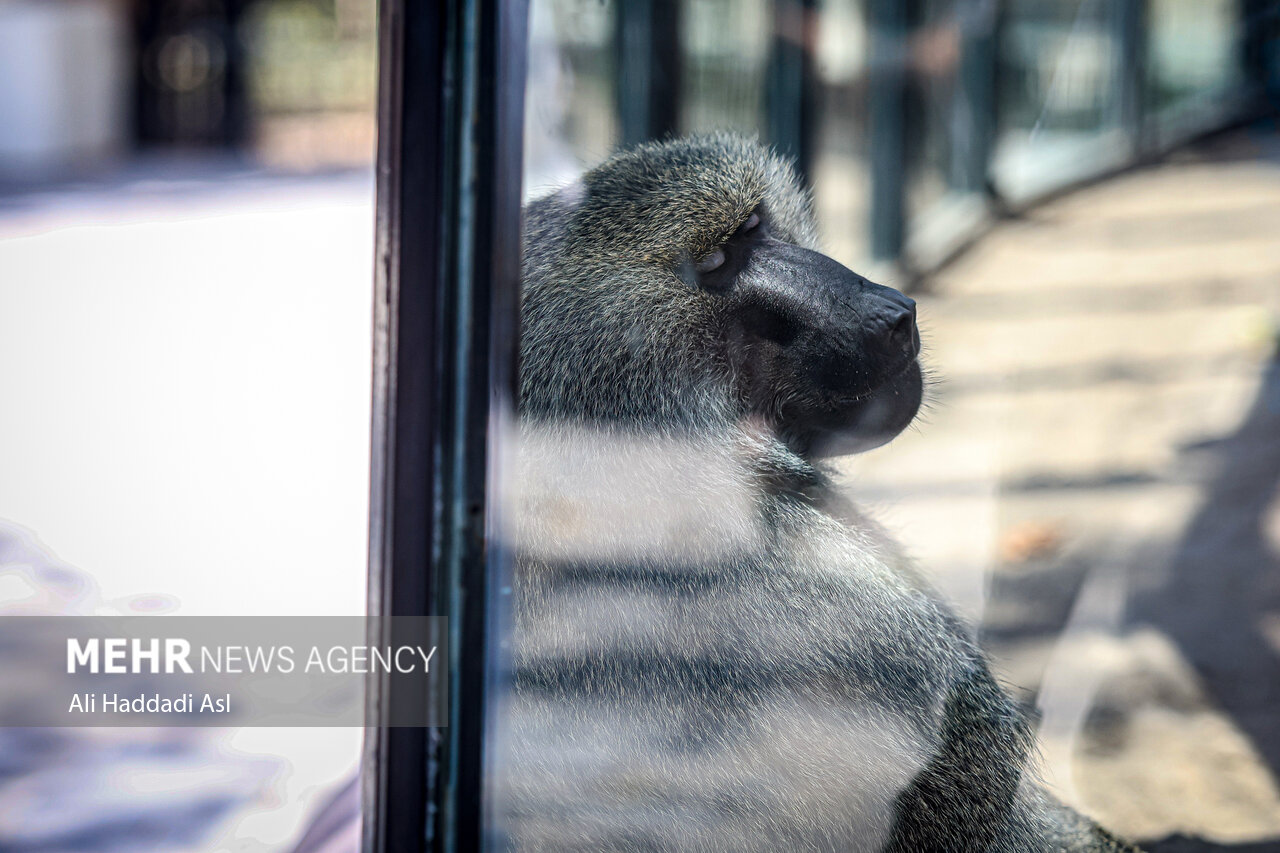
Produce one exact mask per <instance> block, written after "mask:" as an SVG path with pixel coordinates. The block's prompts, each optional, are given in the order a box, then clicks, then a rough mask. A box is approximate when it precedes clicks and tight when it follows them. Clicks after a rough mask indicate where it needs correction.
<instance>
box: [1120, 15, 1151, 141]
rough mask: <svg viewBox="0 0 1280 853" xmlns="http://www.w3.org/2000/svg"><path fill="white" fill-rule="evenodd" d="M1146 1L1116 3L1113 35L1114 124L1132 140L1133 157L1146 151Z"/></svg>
mask: <svg viewBox="0 0 1280 853" xmlns="http://www.w3.org/2000/svg"><path fill="white" fill-rule="evenodd" d="M1146 5H1147V4H1146V0H1114V3H1113V4H1112V7H1111V8H1112V15H1113V17H1112V32H1113V33H1114V36H1113V37H1114V40H1115V44H1116V53H1117V56H1116V81H1117V84H1118V85H1117V86H1116V97H1115V102H1114V104H1113V107H1112V109H1113V115H1112V123H1113V124H1114V125H1115V126H1117V127H1119V128H1120V129H1121V130H1122V131H1123V132H1124V135H1125V138H1126V139H1127V140H1128V145H1129V151H1130V153H1131V155H1138V154H1140V153H1142V152H1143V151H1145V150H1146V141H1147V140H1146V134H1145V132H1144V131H1145V129H1144V127H1143V119H1144V109H1143V106H1144V103H1145V101H1146V91H1145V88H1146V81H1147V69H1146V20H1147V10H1146Z"/></svg>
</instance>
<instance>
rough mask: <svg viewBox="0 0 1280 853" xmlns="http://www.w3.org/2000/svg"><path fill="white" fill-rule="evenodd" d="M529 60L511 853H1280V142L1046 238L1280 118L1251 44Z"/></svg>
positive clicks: (561, 38)
mask: <svg viewBox="0 0 1280 853" xmlns="http://www.w3.org/2000/svg"><path fill="white" fill-rule="evenodd" d="M530 31H531V33H530V42H529V44H530V57H529V66H528V78H527V85H526V88H525V105H524V117H525V125H524V149H523V150H524V154H523V167H524V191H523V198H524V201H525V207H524V212H523V222H524V266H523V268H522V269H523V285H522V286H523V292H522V314H521V336H522V339H521V367H520V370H521V375H520V388H521V391H520V396H521V402H520V414H519V418H518V424H517V425H516V427H515V428H514V430H513V431H512V432H511V433H509V434H504V435H503V437H502V441H501V445H502V451H501V452H502V453H503V454H506V455H504V456H503V457H502V458H503V459H505V460H506V463H505V464H509V465H510V466H511V467H510V468H508V469H506V470H507V471H508V473H509V475H510V478H511V481H510V483H509V484H508V489H509V490H504V491H503V492H502V494H501V497H500V500H501V502H502V507H503V508H504V510H503V511H504V512H505V513H507V517H508V518H509V519H514V527H508V528H505V529H506V530H507V531H508V534H507V535H508V538H504V539H503V540H502V542H503V546H504V547H507V548H509V552H510V554H511V559H512V562H511V564H510V566H508V567H507V568H506V569H505V570H504V572H505V573H504V574H502V575H501V580H500V581H498V582H496V586H495V591H494V597H495V600H496V601H497V602H499V603H498V604H497V605H495V607H494V609H493V610H491V615H494V616H495V617H496V618H497V621H496V622H495V623H493V624H491V626H490V631H491V633H490V635H489V636H490V637H491V639H492V642H494V643H495V644H496V645H497V646H498V647H500V649H501V652H500V654H499V655H498V661H499V662H498V663H497V664H495V666H496V667H497V668H496V669H494V670H493V675H494V677H495V679H496V680H495V681H493V682H491V685H493V689H494V690H495V691H496V692H495V693H494V694H493V697H494V698H493V702H494V705H495V707H496V711H494V716H493V717H491V718H489V719H490V728H489V729H488V730H487V732H486V740H485V743H486V745H487V746H486V749H487V752H486V756H487V757H486V761H487V764H486V769H487V772H488V774H489V775H488V776H487V782H486V785H487V787H486V791H487V792H488V797H489V799H487V800H486V812H485V814H486V819H487V820H488V821H490V823H489V825H488V826H489V830H490V832H491V833H492V836H491V837H492V838H493V839H495V841H494V844H495V849H514V850H525V849H528V850H535V849H555V850H562V851H563V850H579V849H581V850H637V849H680V850H683V849H688V850H694V849H697V850H726V851H728V850H734V851H742V850H756V849H760V850H766V849H768V850H776V849H841V850H843V849H849V850H855V849H856V850H915V849H974V850H978V849H990V850H1051V849H1055V850H1056V849H1065V847H1064V845H1073V844H1074V845H1078V847H1071V849H1088V850H1102V849H1120V848H1115V847H1109V846H1108V845H1109V844H1111V843H1112V842H1110V841H1108V840H1107V839H1108V838H1109V836H1108V835H1106V832H1113V833H1115V835H1116V836H1119V837H1123V838H1126V839H1129V840H1131V841H1133V842H1134V843H1141V844H1142V845H1143V847H1144V849H1149V850H1157V851H1160V850H1167V851H1173V850H1179V851H1186V850H1195V851H1211V850H1214V851H1217V850H1225V849H1237V848H1235V847H1231V846H1229V845H1244V846H1242V847H1240V848H1239V849H1259V850H1261V849H1268V848H1266V847H1265V845H1266V844H1274V843H1276V840H1277V839H1280V785H1278V784H1277V781H1276V780H1277V774H1278V772H1280V771H1278V770H1277V768H1280V764H1278V763H1277V760H1276V759H1277V755H1280V713H1278V710H1277V707H1278V706H1277V700H1278V699H1280V697H1277V695H1276V694H1275V691H1274V690H1273V689H1271V687H1264V686H1262V685H1271V684H1280V678H1278V676H1280V669H1277V665H1276V661H1277V657H1276V648H1277V647H1276V645H1275V637H1274V636H1273V634H1274V631H1273V630H1272V628H1273V627H1274V625H1273V623H1274V622H1275V620H1276V619H1277V618H1280V597H1277V596H1278V595H1280V587H1277V586H1276V583H1275V578H1276V577H1277V572H1276V568H1277V562H1276V561H1277V556H1276V555H1277V553H1278V552H1277V542H1276V539H1275V535H1274V533H1275V531H1274V529H1273V528H1274V527H1275V523H1276V518H1277V516H1276V512H1277V504H1276V499H1275V494H1276V491H1275V487H1276V483H1277V482H1278V481H1280V455H1278V452H1277V441H1276V438H1275V436H1277V435H1280V422H1277V420H1276V417H1277V414H1276V413H1277V409H1276V406H1275V400H1276V394H1277V386H1276V370H1275V361H1274V359H1275V352H1274V350H1275V345H1276V344H1275V342H1276V340H1277V330H1278V329H1280V313H1277V312H1280V255H1278V254H1277V252H1276V243H1275V241H1274V240H1273V239H1272V237H1271V234H1272V233H1273V228H1274V227H1275V226H1276V225H1280V219H1277V217H1278V216H1280V165H1277V161H1276V159H1275V155H1274V152H1275V151H1276V150H1277V149H1276V144H1277V143H1276V139H1275V136H1274V133H1275V131H1274V127H1270V126H1268V127H1258V128H1253V129H1249V130H1242V131H1237V132H1236V133H1235V134H1234V135H1228V136H1225V137H1219V138H1217V140H1216V141H1214V142H1212V143H1209V144H1202V145H1200V146H1198V147H1193V148H1190V149H1187V151H1186V153H1185V154H1180V156H1179V157H1178V158H1174V159H1172V160H1170V161H1169V162H1167V163H1164V164H1162V165H1160V166H1158V167H1157V168H1153V169H1150V170H1144V171H1141V172H1136V173H1131V174H1120V175H1118V176H1114V177H1112V178H1111V179H1110V180H1107V181H1103V182H1101V183H1099V184H1098V185H1096V186H1090V187H1088V188H1086V189H1081V190H1079V191H1078V192H1076V193H1073V194H1071V195H1065V196H1064V197H1062V198H1058V199H1056V200H1051V201H1044V199H1046V198H1047V197H1049V196H1052V195H1053V194H1055V193H1058V192H1059V191H1061V190H1063V189H1064V188H1067V187H1071V186H1075V185H1077V184H1080V183H1081V182H1082V181H1085V180H1087V179H1093V178H1097V177H1099V176H1101V175H1106V174H1109V173H1111V172H1113V171H1115V170H1117V169H1119V168H1120V167H1122V166H1125V165H1128V164H1132V163H1135V162H1138V161H1139V160H1140V159H1141V158H1143V157H1147V156H1150V155H1151V154H1153V153H1155V152H1157V151H1159V150H1162V146H1167V145H1170V144H1172V143H1174V142H1177V141H1179V140H1185V139H1186V138H1187V134H1188V133H1190V132H1192V131H1193V130H1195V129H1197V128H1198V129H1204V128H1209V127H1213V126H1215V125H1217V124H1220V123H1221V121H1222V120H1223V117H1224V116H1227V115H1232V116H1237V117H1239V116H1242V115H1245V113H1243V112H1241V109H1242V105H1243V104H1246V103H1254V101H1252V100H1251V99H1252V98H1253V97H1254V96H1256V94H1257V93H1256V90H1255V89H1253V88H1251V86H1252V83H1251V82H1250V81H1248V80H1247V79H1246V78H1245V76H1244V70H1243V69H1244V65H1243V59H1242V57H1243V56H1244V39H1243V37H1242V33H1243V32H1244V30H1243V24H1242V19H1241V11H1240V9H1238V8H1237V7H1236V6H1235V5H1234V4H1229V3H1205V4H1192V3H1185V4H1184V3H1174V2H1168V3H1165V2H1155V3H1150V4H1145V5H1144V4H1141V3H1131V2H1125V1H1124V0H1116V2H1104V0H1080V2H1045V0H1013V2H1008V3H995V2H986V0H972V2H959V0H957V1H956V2H945V0H938V2H912V3H893V2H878V0H847V2H839V1H838V0H833V2H823V3H813V2H807V0H777V2H773V3H766V2H747V3H726V2H718V0H685V2H674V0H673V2H659V0H653V2H643V3H635V4H632V3H627V4H622V3H614V2H594V0H534V2H533V3H532V4H531V9H530ZM640 143H652V144H650V145H649V146H648V147H644V148H641V149H638V150H637V149H635V147H634V146H636V145H637V144H640ZM771 151H772V152H776V154H774V153H770V152H771ZM619 152H631V153H622V154H619ZM775 156H776V157H778V158H779V159H773V158H774V157H775ZM1008 211H1020V212H1021V216H1020V217H1018V218H1014V219H1001V218H997V216H996V213H997V212H1008ZM872 282H875V284H872ZM879 285H888V286H890V287H892V288H895V290H888V289H885V288H882V287H880V286H879ZM921 340H923V345H921V343H920V341H921ZM921 365H923V367H921ZM921 388H923V390H921ZM921 400H923V402H922V403H921ZM917 406H919V409H918V411H917ZM1251 685H1252V686H1251ZM1100 827H1105V830H1104V829H1102V828H1100ZM1224 845H1226V846H1224ZM1250 845H1263V846H1258V847H1256V848H1254V847H1252V846H1250Z"/></svg>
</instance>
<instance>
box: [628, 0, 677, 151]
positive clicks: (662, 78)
mask: <svg viewBox="0 0 1280 853" xmlns="http://www.w3.org/2000/svg"><path fill="white" fill-rule="evenodd" d="M615 14H616V15H617V17H616V19H615V21H614V39H615V44H616V47H617V53H616V56H617V63H618V65H617V111H618V131H619V136H620V141H621V145H622V147H624V148H628V147H630V146H632V145H639V144H640V143H642V142H648V141H649V140H651V139H663V138H665V137H667V136H672V135H674V134H676V133H678V132H679V130H680V86H681V72H682V70H683V69H682V68H681V60H682V57H681V55H680V4H679V2H677V0H626V2H620V3H618V4H617V11H616V12H615Z"/></svg>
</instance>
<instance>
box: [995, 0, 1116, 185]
mask: <svg viewBox="0 0 1280 853" xmlns="http://www.w3.org/2000/svg"><path fill="white" fill-rule="evenodd" d="M1005 15H1006V21H1005V23H1004V27H1003V32H1002V33H1001V36H1000V44H999V57H1000V60H999V61H1000V70H999V79H1000V80H1001V81H1002V82H1001V87H1000V93H999V94H1000V99H1001V126H1000V132H999V139H998V142H997V147H996V152H995V158H994V161H993V163H992V171H993V173H994V178H995V180H996V182H997V185H998V186H999V188H1000V189H1001V190H1002V191H1003V192H1005V193H1007V194H1009V195H1010V196H1013V197H1024V196H1032V195H1036V194H1038V193H1041V192H1043V191H1044V190H1045V189H1047V188H1049V187H1052V186H1055V185H1061V184H1063V183H1066V182H1069V181H1070V180H1071V179H1072V178H1073V177H1078V176H1083V175H1085V174H1088V173H1090V172H1094V171H1098V170H1099V169H1100V167H1101V166H1103V165H1106V164H1110V163H1116V162H1118V158H1119V157H1120V156H1122V155H1123V153H1124V149H1123V139H1122V137H1121V135H1120V132H1119V129H1118V127H1117V122H1118V119H1119V115H1118V100H1119V85H1120V84H1119V80H1118V78H1117V75H1116V69H1117V63H1118V61H1119V60H1118V53H1117V51H1118V46H1117V43H1116V31H1115V17H1114V9H1113V6H1112V4H1108V3H1105V2H1102V0H1068V2H1057V0H1014V2H1011V3H1009V4H1008V8H1007V9H1006V11H1005Z"/></svg>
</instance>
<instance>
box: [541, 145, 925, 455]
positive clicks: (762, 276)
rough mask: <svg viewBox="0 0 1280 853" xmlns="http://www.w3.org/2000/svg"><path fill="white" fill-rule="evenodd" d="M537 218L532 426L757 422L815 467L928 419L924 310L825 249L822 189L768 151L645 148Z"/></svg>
mask: <svg viewBox="0 0 1280 853" xmlns="http://www.w3.org/2000/svg"><path fill="white" fill-rule="evenodd" d="M526 219H527V222H526V247H525V253H526V267H525V296H524V309H523V344H522V361H523V365H522V375H523V389H522V406H523V411H524V414H525V416H526V417H535V418H558V419H571V420H575V421H586V422H605V423H620V424H623V425H626V426H629V427H640V428H645V427H650V428H669V427H685V428H688V427H693V428H697V427H706V428H711V429H718V428H723V426H724V424H725V421H726V420H731V421H736V422H742V421H744V420H751V421H753V422H756V423H762V424H764V425H766V426H767V427H768V428H769V429H770V430H772V431H773V433H774V434H775V435H776V436H777V437H778V438H779V439H780V440H782V441H783V442H784V443H785V444H786V445H787V446H788V447H790V448H791V449H792V450H794V451H795V452H797V453H800V454H802V455H805V456H824V455H837V454H842V453H854V452H858V451H861V450H866V449H869V448H871V447H876V446H878V445H880V444H883V443H885V442H887V441H889V440H890V439H891V438H893V437H894V436H895V435H897V434H898V433H899V432H901V431H902V430H903V429H904V428H905V427H906V426H907V424H909V423H910V422H911V420H912V418H914V417H915V414H916V410H917V409H918V407H919V404H920V397H921V391H922V385H923V382H922V377H921V371H920V366H919V363H918V361H917V356H918V355H919V352H920V336H919V333H918V331H917V328H916V319H915V303H914V302H913V301H912V300H911V299H909V298H907V297H906V296H904V295H902V294H901V293H899V292H897V291H896V290H892V289H890V288H887V287H882V286H880V285H877V284H873V283H871V282H870V281H867V279H865V278H863V277H862V276H860V275H858V274H857V273H855V272H853V271H851V270H849V269H847V268H846V267H844V266H842V265H841V264H839V263H837V262H836V261H834V260H832V259H831V258H829V257H827V256H826V255H823V254H821V253H820V252H818V251H816V249H815V243H816V238H815V229H814V225H813V215H812V212H811V208H810V203H809V199H808V197H807V195H806V194H805V192H804V191H803V190H802V189H801V188H800V185H799V183H798V181H797V179H796V176H795V174H794V172H793V171H792V169H791V168H790V166H789V165H788V164H787V163H786V162H785V161H783V160H782V159H781V158H780V157H778V156H777V155H775V154H773V153H771V152H769V151H768V150H767V149H765V148H763V147H761V146H760V145H758V144H757V143H755V142H752V141H750V140H746V139H743V138H741V137H737V136H731V135H716V136H708V137H698V138H692V139H681V140H675V141H671V142H665V143H658V144H649V145H643V146H640V147H639V148H636V149H634V150H631V151H629V152H626V153H623V154H619V155H616V156H614V157H612V158H610V159H609V160H607V161H606V162H605V163H604V164H602V165H601V166H599V167H597V168H596V169H594V170H592V171H590V172H588V173H587V174H586V175H585V176H584V177H583V178H582V179H581V181H579V182H578V183H575V184H573V185H571V186H569V187H566V188H564V189H561V190H560V191H558V192H556V193H554V194H553V195H551V196H549V197H547V198H544V199H542V200H540V201H536V202H533V203H532V204H531V205H530V206H529V207H528V208H527V209H526Z"/></svg>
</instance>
